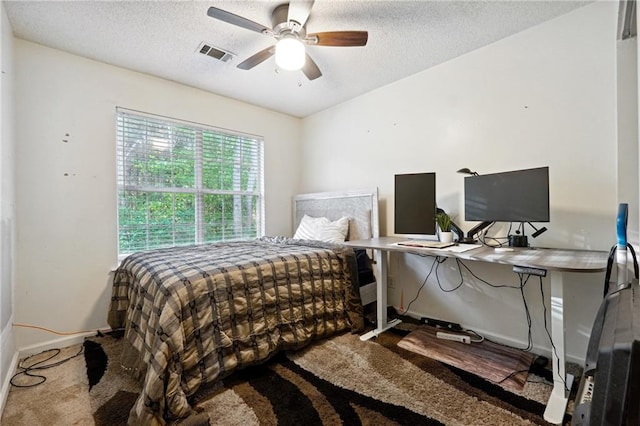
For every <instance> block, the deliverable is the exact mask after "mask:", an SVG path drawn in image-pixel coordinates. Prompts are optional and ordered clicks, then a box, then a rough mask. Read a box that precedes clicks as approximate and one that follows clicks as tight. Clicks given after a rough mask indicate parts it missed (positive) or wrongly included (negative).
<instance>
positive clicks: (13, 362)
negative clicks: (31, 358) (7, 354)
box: [0, 352, 19, 417]
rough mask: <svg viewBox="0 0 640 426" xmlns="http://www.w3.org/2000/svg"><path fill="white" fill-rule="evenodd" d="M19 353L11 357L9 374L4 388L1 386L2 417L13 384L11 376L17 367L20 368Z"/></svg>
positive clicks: (0, 409) (3, 383)
mask: <svg viewBox="0 0 640 426" xmlns="http://www.w3.org/2000/svg"><path fill="white" fill-rule="evenodd" d="M18 360H19V357H18V353H17V352H14V354H13V358H12V359H11V364H9V370H8V371H7V375H6V376H5V378H4V381H3V382H2V388H0V417H2V413H4V406H5V404H6V403H7V398H8V397H9V387H10V386H11V378H12V377H13V375H14V374H15V371H16V369H17V368H18Z"/></svg>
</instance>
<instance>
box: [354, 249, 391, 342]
mask: <svg viewBox="0 0 640 426" xmlns="http://www.w3.org/2000/svg"><path fill="white" fill-rule="evenodd" d="M375 252H376V257H377V258H378V264H377V267H378V280H377V281H376V314H377V327H376V329H375V330H371V331H370V332H368V333H365V334H363V335H362V336H360V340H369V339H371V338H374V337H376V336H377V335H378V334H380V333H383V332H385V331H387V330H388V329H390V328H392V327H393V326H395V325H397V324H400V322H401V321H400V320H399V319H394V320H393V321H391V322H387V267H388V266H387V252H385V251H382V250H375Z"/></svg>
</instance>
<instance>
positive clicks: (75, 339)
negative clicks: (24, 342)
mask: <svg viewBox="0 0 640 426" xmlns="http://www.w3.org/2000/svg"><path fill="white" fill-rule="evenodd" d="M96 333H97V331H89V332H86V333H80V334H74V335H73V336H62V337H58V338H56V339H52V340H48V341H46V342H43V343H36V344H35V345H30V346H25V347H23V348H20V349H18V356H19V358H24V357H27V356H29V355H34V354H38V353H40V352H43V351H47V350H49V349H56V348H66V347H67V346H73V345H77V344H80V343H82V342H84V339H85V337H91V336H95V335H96Z"/></svg>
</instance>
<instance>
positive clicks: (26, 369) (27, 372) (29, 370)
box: [9, 345, 84, 388]
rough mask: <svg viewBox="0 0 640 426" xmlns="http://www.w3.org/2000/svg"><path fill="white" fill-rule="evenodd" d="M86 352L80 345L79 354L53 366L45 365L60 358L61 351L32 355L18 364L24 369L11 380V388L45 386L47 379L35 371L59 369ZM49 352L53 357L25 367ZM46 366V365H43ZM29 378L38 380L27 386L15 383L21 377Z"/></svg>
mask: <svg viewBox="0 0 640 426" xmlns="http://www.w3.org/2000/svg"><path fill="white" fill-rule="evenodd" d="M83 350H84V347H83V346H82V345H80V350H79V351H78V353H77V354H75V355H72V356H70V357H68V358H65V359H61V360H59V361H56V362H52V363H51V364H44V363H45V362H47V361H51V360H52V359H54V358H55V357H56V356H58V355H59V354H60V349H57V348H56V349H48V350H46V351H43V352H40V353H38V354H35V355H31V356H28V357H26V358H25V359H23V360H22V361H20V363H19V364H18V368H19V369H22V371H18V372H17V373H16V374H14V375H13V376H12V377H11V380H9V383H11V386H14V387H17V388H32V387H35V386H38V385H41V384H43V383H44V382H46V381H47V378H46V377H45V376H43V375H41V374H34V373H33V371H41V370H47V369H49V368H53V367H57V366H59V365H62V364H64V363H65V362H67V361H70V360H72V359H73V358H76V357H78V356H79V355H80V354H82V352H83ZM48 352H52V355H50V356H49V357H47V358H45V359H42V360H40V361H36V362H34V363H33V364H31V365H28V366H25V363H26V362H28V361H29V360H31V359H32V358H34V357H36V356H39V355H42V354H46V353H48ZM43 364H44V365H43ZM22 375H24V376H28V377H31V378H33V379H36V380H35V382H34V383H30V384H27V385H23V384H18V383H16V382H14V380H15V379H16V378H17V377H19V376H22Z"/></svg>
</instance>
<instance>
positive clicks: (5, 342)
mask: <svg viewBox="0 0 640 426" xmlns="http://www.w3.org/2000/svg"><path fill="white" fill-rule="evenodd" d="M12 322H13V315H12V316H11V317H10V318H9V322H8V323H7V326H6V327H5V329H4V330H2V332H0V363H1V365H0V372H2V376H0V381H1V383H0V417H2V413H3V412H4V406H5V404H6V403H7V397H8V396H9V387H10V386H11V383H10V382H11V377H13V374H14V372H15V371H16V367H17V365H18V352H17V351H16V350H15V347H16V346H15V334H14V331H13V327H11V323H12ZM8 357H11V361H10V362H9V364H8V365H5V360H6V359H8ZM5 366H6V371H5V369H4V367H5Z"/></svg>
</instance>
